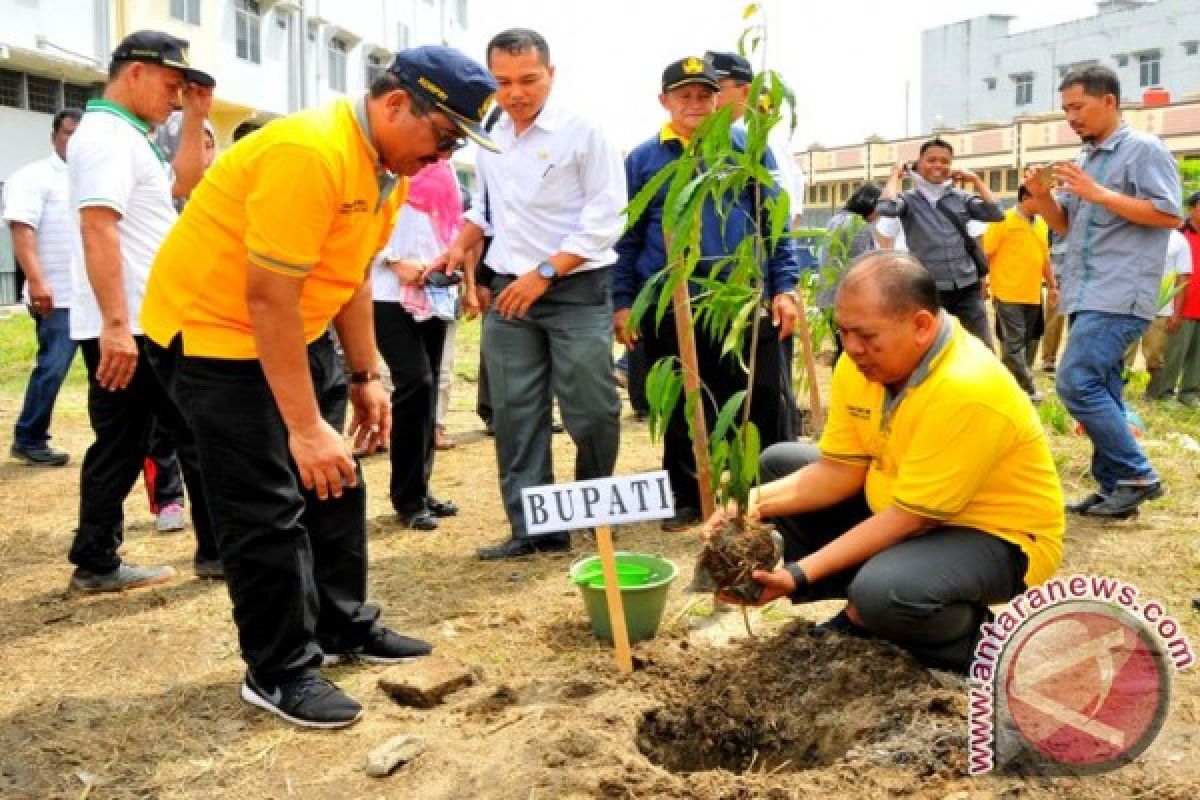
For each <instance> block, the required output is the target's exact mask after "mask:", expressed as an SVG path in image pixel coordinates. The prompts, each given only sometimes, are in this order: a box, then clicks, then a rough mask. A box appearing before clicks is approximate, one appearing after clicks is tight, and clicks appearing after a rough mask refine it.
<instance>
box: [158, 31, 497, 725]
mask: <svg viewBox="0 0 1200 800" xmlns="http://www.w3.org/2000/svg"><path fill="white" fill-rule="evenodd" d="M495 88H496V84H495V82H494V81H493V80H492V78H491V76H490V75H489V74H488V72H487V71H486V70H485V69H484V68H483V67H481V66H480V65H478V64H476V63H475V62H473V61H471V60H470V59H468V58H467V57H466V56H464V55H462V54H461V53H459V52H458V51H456V50H452V49H450V48H448V47H418V48H413V49H411V50H405V51H403V52H401V53H399V54H397V56H396V58H395V61H394V62H393V64H392V66H391V68H390V69H389V71H387V72H385V73H384V74H383V76H381V77H380V78H378V79H376V81H375V83H374V84H373V85H372V86H371V90H370V92H369V93H368V94H366V95H363V96H359V97H357V98H346V99H342V100H338V101H336V102H334V103H333V104H332V105H331V106H329V107H326V108H322V109H319V110H312V111H302V112H299V113H297V114H293V115H292V116H289V117H286V118H284V119H281V120H277V121H275V122H272V123H270V124H268V125H267V126H266V127H264V128H263V129H261V130H259V131H257V132H255V133H253V134H251V135H249V136H247V137H245V138H244V139H242V140H240V141H239V142H238V143H237V144H235V145H234V146H233V147H232V148H230V149H229V150H228V151H227V152H226V153H225V154H223V155H222V156H221V157H220V158H219V159H218V160H217V162H216V163H215V164H214V165H213V166H212V168H211V169H210V170H209V171H208V173H207V174H206V175H205V177H204V179H203V181H202V182H201V183H200V184H199V186H198V187H197V188H196V190H195V191H194V192H193V193H192V195H191V198H190V199H189V201H188V204H187V206H186V207H185V208H184V211H183V215H182V216H181V217H180V220H179V222H178V224H177V225H176V226H175V227H174V228H173V229H172V231H171V233H170V235H169V236H168V237H167V239H166V241H165V242H164V243H163V246H162V248H161V249H160V251H159V253H158V257H157V259H156V261H155V263H154V267H153V270H152V273H151V276H150V282H149V286H148V289H147V292H146V300H145V304H144V306H143V309H142V325H143V327H144V329H145V331H146V335H147V337H148V338H149V340H150V342H149V344H148V347H147V351H148V355H149V357H150V360H151V362H152V364H153V366H154V368H155V370H156V371H157V372H158V373H159V375H160V376H161V377H162V380H163V383H164V384H165V385H166V386H167V387H168V388H169V390H170V391H171V393H172V394H173V396H174V397H175V399H176V401H177V402H178V403H179V405H180V408H181V410H182V411H183V415H184V417H185V418H186V420H187V422H188V424H189V426H190V427H191V428H192V431H193V433H194V434H195V439H196V447H197V450H198V451H199V455H200V463H201V472H202V474H203V477H204V484H205V487H206V489H207V491H208V502H209V508H210V510H211V512H212V516H213V519H214V521H215V523H216V528H217V530H218V532H219V544H220V548H221V561H222V563H223V565H224V567H225V573H226V576H227V579H228V584H229V592H230V595H231V597H232V598H233V616H234V621H235V622H236V623H237V626H238V635H239V640H240V643H241V649H242V656H243V658H244V659H245V660H246V663H247V666H248V669H247V671H246V677H245V681H244V683H243V684H242V688H241V696H242V699H243V700H245V701H246V702H247V703H250V704H252V705H255V706H258V707H260V708H263V709H266V710H267V711H270V712H272V713H274V714H277V715H278V716H280V717H282V718H284V719H286V720H288V721H289V722H292V723H294V724H297V725H302V726H307V727H317V728H336V727H341V726H344V725H348V724H350V723H352V722H354V721H355V720H356V719H358V717H359V716H360V715H361V713H362V707H361V706H360V705H359V704H358V702H356V701H355V700H354V699H353V698H351V697H349V696H347V695H345V694H344V693H342V691H341V690H340V689H338V688H337V687H336V686H334V685H333V684H332V683H330V682H329V681H327V680H325V679H324V678H323V677H322V676H321V673H320V672H319V670H318V667H320V666H321V665H322V663H329V661H330V660H332V659H338V660H340V659H343V658H356V659H361V660H365V661H371V662H382V663H387V662H395V661H402V660H405V659H408V658H412V657H415V656H421V655H425V654H426V653H429V652H430V649H431V648H430V645H429V644H427V643H425V642H422V641H420V640H417V639H412V638H409V637H406V636H402V635H400V634H398V633H396V632H394V631H392V630H389V629H387V628H385V627H383V626H381V625H380V624H379V614H380V611H379V609H378V608H376V607H374V606H371V605H368V604H367V603H366V586H367V574H366V571H367V560H366V494H365V489H364V487H363V482H362V475H361V473H360V471H359V469H358V466H357V464H356V463H355V462H354V460H353V458H352V456H351V448H350V446H348V444H347V442H346V441H345V439H344V438H343V436H342V429H343V423H344V421H345V412H346V405H347V399H349V404H350V406H351V407H352V408H353V412H354V414H353V419H352V422H351V428H352V432H353V435H354V438H355V447H356V449H358V448H366V449H368V450H370V449H373V448H374V446H376V445H378V444H382V443H385V442H387V441H388V433H389V428H390V426H391V420H390V406H389V401H388V398H387V396H386V394H385V393H384V391H383V390H382V389H381V388H380V385H379V372H378V363H377V360H376V359H377V356H376V352H375V337H374V332H373V320H372V305H371V289H370V286H369V285H364V282H365V279H366V275H367V269H368V266H369V263H370V261H371V258H372V257H373V256H374V255H375V253H376V252H378V251H379V249H380V248H381V247H382V245H383V243H384V242H385V241H386V240H387V237H388V234H389V231H390V224H391V220H392V217H393V215H394V213H395V210H396V209H397V208H398V206H399V204H400V203H401V202H403V194H404V191H403V188H401V189H400V190H397V191H393V189H394V187H395V184H396V182H397V176H410V175H413V174H415V173H416V172H417V171H418V170H419V169H421V168H422V167H423V166H425V165H426V164H430V163H433V162H435V161H437V160H439V159H445V158H448V157H449V156H450V154H451V153H452V152H453V151H454V150H456V149H457V148H459V147H461V146H462V145H463V144H464V136H470V137H471V138H473V139H475V140H476V141H477V142H479V143H480V144H482V145H483V146H485V147H492V146H494V145H492V143H491V140H490V139H488V138H487V136H486V134H485V133H484V132H483V130H482V128H481V127H480V122H481V120H482V116H483V114H484V112H485V111H486V110H487V106H488V104H489V102H490V100H491V96H492V94H493V92H494V91H495ZM405 185H406V183H405ZM331 322H332V323H333V325H334V327H335V328H336V329H337V333H338V336H339V338H340V339H341V342H342V346H343V347H344V348H345V352H346V358H347V361H348V362H349V365H350V367H349V368H350V382H349V383H350V385H349V388H348V389H347V384H346V378H345V375H344V373H343V371H342V368H341V365H340V364H339V363H338V360H337V357H336V354H335V352H334V348H333V344H332V342H331V341H330V337H329V335H328V333H327V329H328V327H329V325H330V323H331Z"/></svg>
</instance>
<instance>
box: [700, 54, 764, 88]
mask: <svg viewBox="0 0 1200 800" xmlns="http://www.w3.org/2000/svg"><path fill="white" fill-rule="evenodd" d="M704 57H705V58H707V59H708V62H709V63H710V64H712V65H713V71H714V72H716V73H717V77H718V78H733V79H734V80H735V81H737V82H738V83H750V82H751V81H753V80H754V67H752V66H751V65H750V59H748V58H746V57H745V56H742V55H738V54H737V53H722V52H719V51H716V50H709V51H708V52H707V53H705V54H704Z"/></svg>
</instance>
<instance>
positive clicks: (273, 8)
mask: <svg viewBox="0 0 1200 800" xmlns="http://www.w3.org/2000/svg"><path fill="white" fill-rule="evenodd" d="M469 21H470V1H469V0H0V142H2V143H3V144H2V146H0V187H2V186H3V182H4V181H5V180H6V179H7V178H8V176H9V175H11V174H12V173H13V172H14V171H15V170H17V169H18V168H19V167H21V166H23V165H24V164H27V163H29V162H30V161H33V160H35V159H38V158H42V157H44V156H46V155H47V154H48V153H49V152H50V128H51V120H52V118H53V115H54V113H55V112H56V111H58V110H59V109H61V108H63V107H65V106H76V107H79V106H82V105H83V104H84V103H86V101H87V99H88V98H89V97H91V96H94V95H96V94H98V93H99V91H100V88H101V87H102V85H103V83H104V80H105V77H106V73H107V69H108V60H109V55H110V53H111V52H112V50H113V47H114V46H115V45H116V43H117V42H119V41H120V40H121V39H122V38H123V37H124V36H126V35H128V34H129V33H132V32H134V31H137V30H143V29H153V30H162V31H167V32H168V33H171V34H173V35H175V36H178V37H181V38H183V39H186V40H187V41H188V42H189V43H190V47H189V58H190V60H191V62H192V63H194V64H195V65H196V66H197V67H199V68H201V69H203V70H205V71H206V72H209V73H211V74H212V75H213V77H214V78H216V81H217V88H216V92H215V96H214V102H213V110H212V121H213V124H214V127H215V128H216V131H217V139H218V146H219V147H223V146H225V145H227V144H228V143H229V141H230V139H231V138H232V135H233V133H234V131H235V130H236V129H237V127H238V126H239V125H240V124H242V123H245V122H249V123H251V124H263V123H265V122H267V121H269V120H270V119H273V118H275V117H278V116H282V115H284V114H287V113H289V112H292V111H296V110H299V109H301V108H310V107H313V106H318V105H321V104H323V103H325V102H327V101H329V100H331V99H332V98H334V97H336V96H339V95H342V94H352V93H356V92H361V91H363V90H364V89H365V88H366V87H367V86H369V85H370V82H371V79H372V77H373V76H374V75H375V74H377V73H378V72H379V71H382V70H383V69H385V68H386V67H387V65H388V64H389V63H390V61H391V58H392V56H393V54H394V53H395V51H396V50H400V49H404V48H406V47H414V46H417V45H422V44H449V45H452V46H463V44H464V43H465V42H466V41H467V37H466V33H467V30H468V28H467V26H468V23H469ZM13 269H14V267H13V263H12V248H11V243H10V241H9V235H8V230H7V228H6V227H3V226H0V305H3V304H5V303H7V302H13V286H12V283H13V281H12V272H13Z"/></svg>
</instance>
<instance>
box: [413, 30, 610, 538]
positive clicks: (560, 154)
mask: <svg viewBox="0 0 1200 800" xmlns="http://www.w3.org/2000/svg"><path fill="white" fill-rule="evenodd" d="M487 54H488V68H489V69H490V70H491V71H492V75H493V76H494V77H495V78H496V81H497V83H498V84H499V89H498V91H497V95H496V101H497V104H498V105H499V106H500V107H501V108H502V109H503V110H504V113H503V114H502V115H501V116H500V118H499V119H498V121H497V122H496V126H495V128H494V131H495V136H496V138H497V141H498V142H500V143H501V144H502V145H503V146H504V152H503V153H501V154H493V153H487V152H483V153H480V155H479V158H478V159H477V161H476V168H477V169H476V172H477V175H478V177H479V186H480V189H479V191H478V193H477V194H476V197H475V200H474V202H473V203H472V206H471V211H470V212H469V213H468V214H467V223H466V225H464V226H463V231H462V233H461V234H460V235H459V236H458V239H457V241H455V242H454V244H452V245H451V246H450V247H449V248H448V249H447V251H446V253H445V254H444V255H443V257H442V258H441V259H439V260H438V261H437V262H435V265H434V266H435V267H437V268H450V267H454V266H456V265H458V264H460V263H462V262H463V259H464V258H465V254H466V253H467V252H468V251H469V250H470V248H471V247H472V246H474V245H475V244H476V243H478V242H479V241H481V240H482V238H483V236H484V235H485V234H491V235H492V237H493V238H492V243H491V245H490V246H489V248H488V251H487V255H486V256H485V257H484V260H485V263H486V265H487V266H488V267H490V268H491V270H492V272H493V273H495V277H494V278H493V279H492V280H491V283H490V285H489V286H488V287H481V288H482V289H483V292H482V294H485V295H487V296H488V299H490V296H491V294H492V293H495V304H494V305H493V307H492V310H491V311H490V312H489V313H488V314H487V316H486V317H485V319H484V323H483V345H482V348H483V358H484V363H485V364H486V366H487V374H488V384H489V388H490V392H489V394H490V400H491V405H492V425H493V428H494V430H495V433H496V460H497V462H498V464H499V471H500V489H501V492H502V493H503V495H504V504H505V507H506V510H507V512H508V521H509V525H510V527H511V535H510V537H509V538H508V539H507V540H506V541H504V542H501V543H499V544H497V545H495V546H493V547H485V548H482V549H480V550H479V557H480V558H482V559H485V560H490V559H501V558H509V557H513V556H521V555H526V554H529V553H533V552H535V551H539V550H565V549H567V548H568V547H569V546H570V539H569V536H568V534H566V533H559V534H551V535H546V536H538V537H531V536H529V535H528V532H527V530H526V524H525V515H524V511H523V510H522V504H521V490H522V489H524V488H527V487H531V486H540V485H543V484H547V483H553V482H554V469H553V464H552V461H551V449H550V439H551V421H550V420H551V417H550V405H551V395H552V394H553V395H554V396H556V397H557V398H558V405H559V409H560V410H561V413H562V421H563V425H564V426H565V427H566V429H567V433H568V434H570V436H571V439H572V441H573V442H574V443H575V448H576V458H575V476H576V478H577V479H580V480H586V479H589V478H602V477H607V476H609V475H611V474H612V470H613V467H614V466H615V465H616V461H617V446H618V442H619V439H620V413H621V404H620V400H619V399H618V397H617V387H616V380H615V378H614V376H613V373H612V369H611V368H610V367H611V364H612V330H611V329H610V327H609V325H610V320H611V317H612V309H611V306H610V304H609V293H610V288H611V271H610V270H609V268H608V267H609V265H610V264H612V262H613V260H614V259H615V258H616V256H615V254H614V253H613V249H612V247H613V244H614V243H615V242H616V241H617V237H618V236H620V234H621V225H622V221H623V220H622V217H621V211H622V210H623V209H624V207H625V204H626V197H625V182H624V180H623V179H622V175H621V155H620V152H619V151H618V150H617V149H616V148H615V147H613V145H612V144H611V143H609V141H608V140H607V138H606V137H605V135H604V132H603V130H602V129H601V127H600V126H599V125H598V124H597V123H595V122H594V121H592V120H589V119H586V118H584V117H581V116H580V115H578V114H576V113H574V112H572V111H570V110H569V109H567V108H565V107H564V106H563V105H562V104H561V103H559V102H558V101H557V99H556V98H554V97H553V96H551V89H552V87H553V78H554V66H553V64H551V63H550V50H549V46H548V45H547V43H546V40H545V39H544V38H543V37H542V36H541V35H540V34H538V33H537V32H536V31H531V30H528V29H523V28H518V29H513V30H508V31H504V32H502V33H499V34H497V35H496V36H494V37H493V38H492V40H491V41H490V42H489V43H488V49H487ZM468 281H469V282H468V286H467V289H466V293H465V297H466V298H467V302H468V303H470V302H471V301H472V295H474V294H476V293H475V292H474V291H473V287H472V286H471V285H470V278H469V277H468ZM468 308H470V306H469V305H468Z"/></svg>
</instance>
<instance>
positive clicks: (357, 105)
mask: <svg viewBox="0 0 1200 800" xmlns="http://www.w3.org/2000/svg"><path fill="white" fill-rule="evenodd" d="M354 122H355V123H356V124H357V126H358V132H359V134H360V135H361V137H362V142H363V145H364V146H365V147H366V148H367V153H369V154H370V156H371V160H372V161H374V162H375V181H376V183H378V184H379V202H378V203H377V204H376V206H375V210H376V211H378V210H379V208H380V206H382V205H383V202H384V201H385V200H387V198H388V195H390V194H391V193H392V190H393V189H395V188H396V180H397V178H396V176H395V175H394V174H392V173H391V172H390V171H389V170H388V168H387V167H385V166H384V165H383V161H382V160H380V157H379V150H378V149H377V148H376V147H375V140H374V139H373V138H372V137H371V118H370V116H369V115H368V114H367V96H366V94H360V95H359V96H358V97H357V98H356V99H355V100H354Z"/></svg>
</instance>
